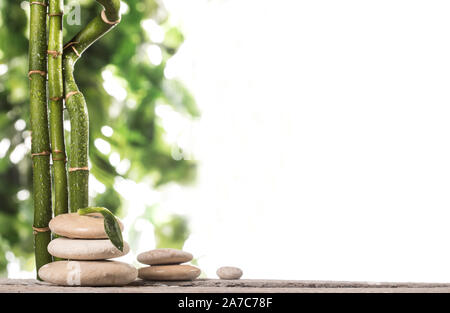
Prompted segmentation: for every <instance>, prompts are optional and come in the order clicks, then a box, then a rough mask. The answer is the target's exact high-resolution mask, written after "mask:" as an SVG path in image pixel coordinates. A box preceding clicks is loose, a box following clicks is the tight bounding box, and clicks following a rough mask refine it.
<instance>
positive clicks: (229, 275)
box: [216, 266, 242, 279]
mask: <svg viewBox="0 0 450 313" xmlns="http://www.w3.org/2000/svg"><path fill="white" fill-rule="evenodd" d="M216 274H217V276H219V278H220V279H239V278H241V276H242V270H241V269H240V268H238V267H234V266H222V267H220V268H219V269H218V270H217V272H216Z"/></svg>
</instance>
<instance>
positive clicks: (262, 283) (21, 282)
mask: <svg viewBox="0 0 450 313" xmlns="http://www.w3.org/2000/svg"><path fill="white" fill-rule="evenodd" d="M0 292H1V293H5V292H7V293H26V292H72V293H78V292H87V293H95V292H97V293H115V292H126V293H173V292H176V293H186V292H190V293H205V292H207V293H248V292H258V293H260V292H261V293H267V292H270V293H279V292H280V293H298V292H302V293H320V292H322V293H323V292H325V293H326V292H332V293H334V292H343V293H352V292H363V293H371V292H387V293H398V292H400V293H414V292H421V293H422V292H445V293H450V284H438V283H432V284H428V283H370V282H336V281H298V280H249V279H242V280H230V281H226V280H218V279H198V280H195V281H191V282H144V281H142V280H137V281H135V282H134V283H132V284H130V285H128V286H124V287H61V286H53V285H50V284H47V283H44V282H39V281H36V280H34V279H0Z"/></svg>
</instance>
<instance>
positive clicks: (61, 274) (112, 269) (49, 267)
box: [39, 261, 137, 286]
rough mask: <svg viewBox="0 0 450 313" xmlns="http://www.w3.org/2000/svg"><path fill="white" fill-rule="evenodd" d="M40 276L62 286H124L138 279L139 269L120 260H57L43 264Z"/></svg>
mask: <svg viewBox="0 0 450 313" xmlns="http://www.w3.org/2000/svg"><path fill="white" fill-rule="evenodd" d="M39 277H40V278H41V279H42V280H44V281H46V282H48V283H52V284H55V285H61V286H123V285H127V284H129V283H131V282H133V281H134V280H135V279H136V277H137V269H136V268H135V267H134V266H131V265H130V264H126V263H123V262H118V261H57V262H53V263H48V264H45V265H44V266H42V267H41V268H40V269H39Z"/></svg>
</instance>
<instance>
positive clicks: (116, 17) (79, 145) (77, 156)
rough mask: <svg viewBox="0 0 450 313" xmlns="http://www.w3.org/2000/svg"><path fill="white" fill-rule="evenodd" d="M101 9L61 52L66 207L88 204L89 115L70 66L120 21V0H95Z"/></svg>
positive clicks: (72, 210) (72, 68)
mask: <svg viewBox="0 0 450 313" xmlns="http://www.w3.org/2000/svg"><path fill="white" fill-rule="evenodd" d="M97 2H99V3H100V4H101V5H102V6H103V7H104V10H103V11H102V13H101V14H100V15H99V16H97V17H95V18H94V19H92V20H91V21H90V22H89V24H88V25H86V27H85V28H84V29H82V30H81V31H80V32H79V33H78V34H77V35H76V36H75V37H74V38H73V39H72V40H71V41H70V42H69V43H68V44H66V45H65V47H64V52H63V71H64V72H63V75H64V92H65V95H66V98H65V99H66V107H67V110H68V112H69V116H70V126H71V134H70V152H71V153H70V159H69V203H70V211H71V212H76V211H77V210H78V209H80V208H85V207H88V206H89V195H88V190H89V187H88V183H89V168H88V152H89V146H88V143H89V140H88V138H89V117H88V112H87V106H86V100H85V98H84V96H83V94H82V93H81V92H80V90H79V89H78V86H77V84H76V82H75V78H74V76H73V71H74V66H75V63H76V61H77V60H78V58H79V57H80V56H81V54H82V53H83V52H84V51H85V50H86V49H87V48H88V47H89V46H90V45H91V44H93V43H94V42H95V41H96V40H98V39H99V38H101V37H102V36H103V35H104V34H105V33H107V32H108V31H109V30H111V29H112V28H113V27H114V26H115V25H116V24H117V23H119V22H120V13H119V9H120V0H97Z"/></svg>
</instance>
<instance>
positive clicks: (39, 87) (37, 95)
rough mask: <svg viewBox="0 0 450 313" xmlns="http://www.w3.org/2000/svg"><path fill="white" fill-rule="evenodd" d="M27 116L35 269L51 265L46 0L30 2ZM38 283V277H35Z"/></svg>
mask: <svg viewBox="0 0 450 313" xmlns="http://www.w3.org/2000/svg"><path fill="white" fill-rule="evenodd" d="M30 6H31V8H30V47H29V72H28V77H29V78H30V115H31V133H32V142H31V157H32V164H33V200H34V222H33V230H34V231H33V233H34V245H35V258H36V269H37V270H39V268H40V267H41V266H43V265H45V264H47V263H50V262H51V261H52V257H51V255H50V254H49V253H48V251H47V245H48V243H49V242H50V239H51V238H50V230H49V228H48V222H49V221H50V219H51V218H52V198H51V179H50V139H49V132H48V118H47V92H46V87H47V81H46V76H47V75H46V67H47V0H39V2H38V1H32V0H30ZM38 279H39V276H38Z"/></svg>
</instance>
